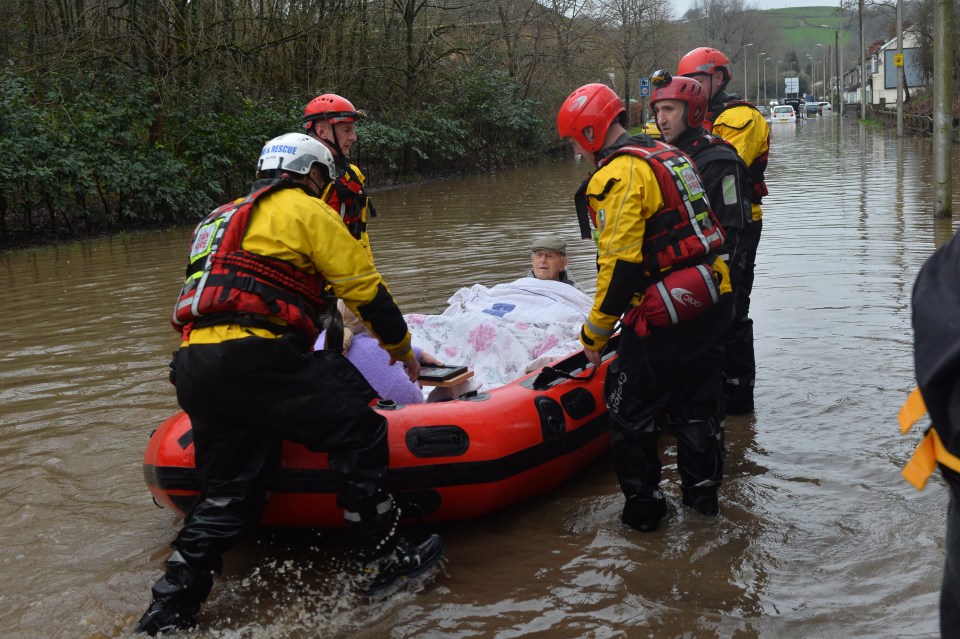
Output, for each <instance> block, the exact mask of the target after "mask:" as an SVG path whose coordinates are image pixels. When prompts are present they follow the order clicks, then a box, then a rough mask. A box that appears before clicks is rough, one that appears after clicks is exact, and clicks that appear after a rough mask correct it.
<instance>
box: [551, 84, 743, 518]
mask: <svg viewBox="0 0 960 639" xmlns="http://www.w3.org/2000/svg"><path fill="white" fill-rule="evenodd" d="M625 121H626V110H625V108H624V105H623V102H622V101H621V100H620V98H618V97H617V96H616V94H615V93H614V92H613V91H612V90H611V89H610V88H609V87H607V86H606V85H603V84H588V85H585V86H583V87H580V88H579V89H577V90H576V91H574V92H573V93H571V94H570V96H569V97H568V98H567V99H566V101H565V102H564V103H563V106H562V107H561V108H560V112H559V114H558V115H557V130H558V132H559V135H560V137H561V138H564V139H569V140H571V141H572V143H573V147H574V151H575V152H577V153H579V154H581V155H582V157H583V158H584V159H586V160H588V161H590V162H592V163H593V164H594V165H595V166H596V167H597V170H596V172H594V173H593V174H592V175H591V176H590V177H589V178H587V180H586V181H585V182H584V184H583V185H582V186H581V187H580V190H579V191H578V193H577V195H576V197H575V203H576V204H577V214H578V217H579V219H580V226H581V234H582V236H583V237H584V238H588V237H590V236H591V231H590V224H589V219H590V218H592V219H593V223H594V225H596V227H597V228H598V229H599V235H598V236H597V264H598V267H599V271H598V274H597V292H596V296H595V298H594V302H593V308H592V309H591V311H590V315H589V317H588V319H587V322H586V323H585V324H584V325H583V328H582V330H581V336H580V341H581V342H582V344H583V347H584V353H585V354H586V356H587V359H588V360H589V361H590V362H591V363H593V364H594V365H598V364H599V363H600V362H601V361H602V357H603V351H604V348H605V346H606V345H607V343H608V342H609V340H610V338H611V336H612V335H613V332H614V328H615V324H616V323H617V320H618V319H619V318H620V316H621V315H623V320H622V328H621V331H620V337H619V348H618V353H619V355H618V357H617V358H616V360H614V361H613V362H611V364H610V366H609V367H608V370H607V376H606V380H605V382H604V399H605V403H606V405H607V408H608V409H609V414H610V426H611V447H612V455H613V462H614V468H615V470H616V472H617V478H618V480H619V482H620V487H621V489H622V490H623V493H624V496H625V497H626V503H625V505H624V509H623V513H622V515H621V519H622V521H623V522H624V523H625V524H627V525H629V526H631V527H632V528H634V529H636V530H639V531H642V532H651V531H654V530H656V529H657V527H658V526H659V524H660V521H661V520H662V519H663V517H664V516H665V515H666V512H667V503H666V498H665V497H664V495H663V493H662V492H661V490H660V479H661V468H662V466H661V462H660V459H659V457H658V456H657V441H658V440H659V437H660V434H661V425H662V424H663V425H665V426H666V428H667V430H668V431H669V432H671V433H672V434H673V435H675V436H676V438H677V467H678V470H679V473H680V483H681V492H682V499H683V503H684V504H686V505H687V506H690V507H692V508H693V509H694V510H696V511H697V512H700V513H703V514H705V515H716V514H717V513H718V511H719V505H718V498H717V493H718V490H719V487H720V483H721V481H722V478H723V461H724V450H723V424H722V414H721V399H720V397H719V389H720V367H721V363H722V358H723V344H722V341H721V338H722V335H723V332H724V330H725V329H726V328H727V326H728V324H729V316H730V304H731V298H732V295H731V287H730V278H729V271H728V269H727V266H726V264H725V263H724V262H723V260H721V259H719V257H718V255H717V251H718V250H719V249H720V247H721V245H722V244H723V231H722V229H721V227H720V225H719V223H718V222H717V221H716V219H715V218H714V216H713V213H712V212H711V211H710V208H709V204H708V202H707V198H706V197H705V194H704V191H703V188H702V186H701V184H700V178H699V175H698V173H697V171H696V168H695V167H694V165H693V163H692V161H691V160H690V158H688V157H687V156H685V155H684V154H683V153H682V152H680V151H679V150H677V149H675V148H673V147H671V146H668V145H666V144H663V143H662V142H657V141H654V140H653V139H651V138H650V137H648V136H646V135H642V134H641V135H637V136H633V137H631V136H629V135H628V134H627V131H626V129H625V128H624V124H625ZM674 296H676V297H674ZM625 311H626V313H624V312H625ZM661 420H662V421H661Z"/></svg>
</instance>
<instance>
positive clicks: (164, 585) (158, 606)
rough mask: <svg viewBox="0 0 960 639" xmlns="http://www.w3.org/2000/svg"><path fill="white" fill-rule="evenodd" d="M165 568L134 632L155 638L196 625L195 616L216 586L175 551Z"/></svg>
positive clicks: (207, 573) (207, 576)
mask: <svg viewBox="0 0 960 639" xmlns="http://www.w3.org/2000/svg"><path fill="white" fill-rule="evenodd" d="M164 566H165V567H166V569H167V572H166V574H164V576H163V577H161V578H160V579H159V580H158V581H157V583H155V584H154V585H153V602H152V603H151V604H150V607H149V608H147V611H146V612H145V613H143V616H142V617H140V621H138V622H137V625H136V627H135V628H134V632H138V633H146V634H148V635H150V636H151V637H154V636H156V635H157V634H172V633H175V632H177V631H179V630H189V629H190V628H193V627H194V626H196V625H197V622H196V620H195V619H194V618H193V616H194V615H195V614H197V613H198V612H200V604H202V603H203V602H204V600H206V598H207V595H209V594H210V589H211V588H212V587H213V578H212V577H211V576H210V571H209V570H206V571H205V570H197V569H195V568H192V567H190V566H189V565H188V564H187V562H186V561H184V560H183V557H182V556H181V555H180V553H179V552H174V553H173V555H172V556H171V557H170V559H168V560H167V561H166V563H165V564H164Z"/></svg>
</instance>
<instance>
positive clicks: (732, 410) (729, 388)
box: [723, 380, 753, 415]
mask: <svg viewBox="0 0 960 639" xmlns="http://www.w3.org/2000/svg"><path fill="white" fill-rule="evenodd" d="M735 381H737V383H731V382H730V380H728V381H727V382H725V383H724V385H723V403H724V408H725V410H726V414H727V415H749V414H750V413H752V412H753V384H752V383H750V384H747V383H740V382H739V380H735Z"/></svg>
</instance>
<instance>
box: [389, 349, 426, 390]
mask: <svg viewBox="0 0 960 639" xmlns="http://www.w3.org/2000/svg"><path fill="white" fill-rule="evenodd" d="M398 361H399V362H401V363H402V364H403V367H404V368H405V369H407V377H409V378H410V381H411V382H415V381H417V379H418V378H419V377H420V362H418V361H417V357H416V356H415V355H414V354H413V349H411V350H410V351H409V355H408V356H407V358H406V359H402V360H398V359H397V358H396V357H394V356H393V354H392V353H391V354H390V365H391V366H392V365H393V363H394V362H398Z"/></svg>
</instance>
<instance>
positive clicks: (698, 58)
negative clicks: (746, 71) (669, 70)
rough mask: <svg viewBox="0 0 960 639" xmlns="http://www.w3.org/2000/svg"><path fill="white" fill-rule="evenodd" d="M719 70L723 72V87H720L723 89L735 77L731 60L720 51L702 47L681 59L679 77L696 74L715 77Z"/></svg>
mask: <svg viewBox="0 0 960 639" xmlns="http://www.w3.org/2000/svg"><path fill="white" fill-rule="evenodd" d="M717 69H720V70H721V71H723V86H721V87H720V88H721V89H723V87H725V86H727V82H730V78H732V77H733V73H732V71H731V70H730V58H728V57H727V56H725V55H723V51H720V50H719V49H711V48H710V47H700V48H699V49H694V50H693V51H691V52H690V53H688V54H687V55H685V56H683V57H682V58H680V66H678V67H677V75H693V74H695V73H709V74H711V75H713V72H714V71H716V70H717Z"/></svg>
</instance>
